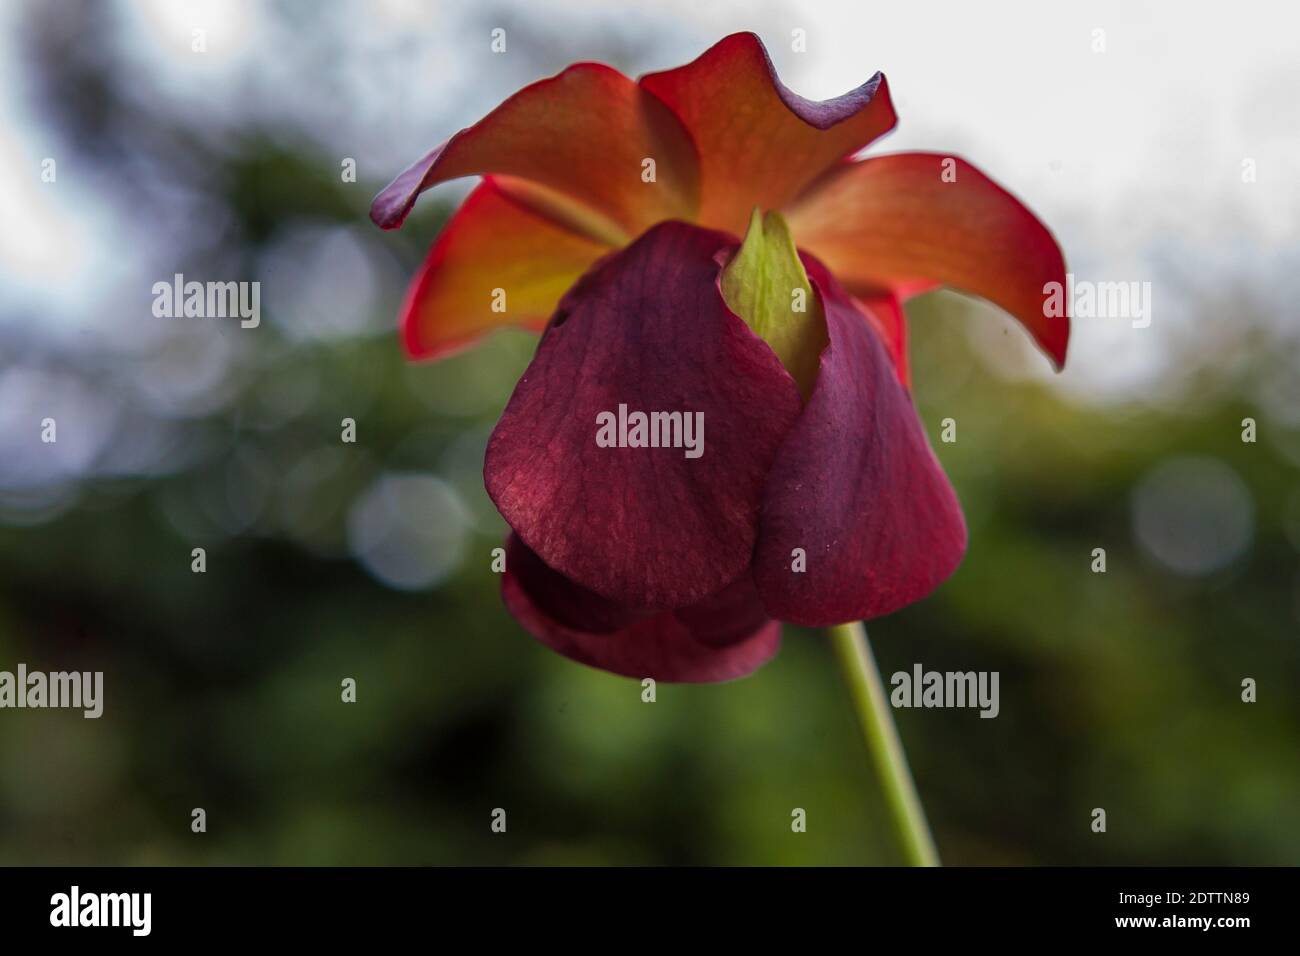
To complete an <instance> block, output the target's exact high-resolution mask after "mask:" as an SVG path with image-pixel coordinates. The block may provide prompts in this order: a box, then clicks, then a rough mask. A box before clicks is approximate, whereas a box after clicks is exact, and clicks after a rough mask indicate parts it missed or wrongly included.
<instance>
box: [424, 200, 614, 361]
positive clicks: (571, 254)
mask: <svg viewBox="0 0 1300 956" xmlns="http://www.w3.org/2000/svg"><path fill="white" fill-rule="evenodd" d="M609 251H610V248H609V247H608V246H606V245H603V244H601V243H599V242H595V241H593V240H591V239H588V238H586V237H585V236H580V235H578V234H576V233H574V232H572V231H570V230H569V229H567V228H565V227H564V226H562V225H560V224H558V223H556V222H555V221H554V220H552V219H549V218H547V217H545V216H543V215H540V214H539V213H537V212H535V211H533V210H532V209H530V208H528V207H527V206H525V205H523V204H521V203H520V202H518V201H517V200H515V199H512V198H511V197H510V196H509V195H507V194H506V193H505V192H504V191H503V190H502V189H501V187H500V184H499V183H498V182H497V181H496V180H495V179H493V178H491V177H489V178H487V179H485V180H484V181H483V182H482V183H480V184H479V185H478V186H477V187H476V188H475V189H474V191H473V192H471V193H470V194H469V197H468V198H467V199H466V200H465V202H464V203H463V204H462V205H461V207H460V208H459V209H458V210H456V213H455V215H453V216H452V217H451V220H450V221H449V222H448V223H447V225H446V226H445V227H443V230H442V232H441V233H439V235H438V238H437V240H436V241H435V242H434V244H433V249H432V250H430V252H429V256H428V258H427V259H425V260H424V265H423V266H421V268H420V271H419V272H418V273H417V274H416V276H415V279H414V281H413V282H412V283H411V287H410V290H409V291H408V292H407V296H406V302H405V303H404V304H403V306H402V339H403V341H404V342H405V344H406V351H407V353H408V354H409V355H410V356H411V357H412V358H442V357H445V356H447V355H449V354H452V353H453V352H457V351H459V350H460V349H462V348H464V347H466V346H468V345H470V344H472V343H473V342H474V341H475V340H476V339H478V338H479V337H480V336H482V335H483V334H485V333H487V332H489V331H491V330H492V329H494V328H498V327H500V326H504V325H521V326H525V327H528V328H541V327H542V326H543V325H545V324H546V321H547V319H549V318H550V316H551V313H552V312H554V311H555V305H556V303H557V302H558V301H559V299H560V297H561V296H562V295H564V293H565V292H566V291H568V288H569V286H571V285H573V283H574V281H575V280H576V279H577V278H578V277H579V276H581V275H582V274H583V273H584V272H586V271H587V269H588V267H589V266H590V265H591V264H592V263H593V262H595V261H596V259H598V258H600V257H601V256H602V255H604V254H606V253H607V252H609ZM496 290H501V293H502V295H497V291H496ZM494 304H497V305H498V306H501V305H504V311H493V305H494Z"/></svg>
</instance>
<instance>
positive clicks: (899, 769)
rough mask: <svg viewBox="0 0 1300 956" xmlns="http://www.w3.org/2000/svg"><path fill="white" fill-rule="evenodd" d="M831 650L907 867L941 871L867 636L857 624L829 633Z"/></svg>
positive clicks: (841, 626) (843, 626)
mask: <svg viewBox="0 0 1300 956" xmlns="http://www.w3.org/2000/svg"><path fill="white" fill-rule="evenodd" d="M828 632H829V634H830V638H831V645H832V646H833V647H834V648H835V656H836V657H837V658H838V659H839V662H840V669H841V670H842V671H843V672H844V679H845V680H846V681H847V682H848V685H849V696H850V697H852V698H853V709H854V710H856V711H857V714H858V723H860V724H861V725H862V736H863V737H864V738H866V741H867V749H868V750H869V751H871V760H872V762H873V763H874V764H875V767H876V773H877V775H878V776H879V777H880V784H881V787H882V788H883V789H884V791H885V802H886V803H888V804H889V812H890V815H891V816H892V817H893V820H894V827H895V829H896V830H897V831H898V841H899V843H900V844H901V846H902V850H903V855H904V856H905V857H906V858H907V863H908V865H909V866H938V865H939V854H938V853H937V852H935V849H934V839H933V838H932V837H931V836H930V828H929V826H927V824H926V822H925V810H923V809H922V808H921V800H920V798H919V797H917V795H916V784H914V783H913V782H912V772H911V771H910V770H909V769H908V767H907V754H906V753H904V752H903V742H902V741H901V740H899V739H898V730H897V729H896V728H895V727H894V718H893V715H892V714H891V713H890V710H889V701H888V700H887V699H886V698H885V687H884V684H883V683H881V680H880V671H879V670H878V669H877V668H876V659H875V657H873V656H872V654H871V645H870V644H868V643H867V631H866V628H864V627H863V626H862V624H861V622H859V621H854V622H852V623H850V624H838V625H836V626H835V627H832V628H829V629H828Z"/></svg>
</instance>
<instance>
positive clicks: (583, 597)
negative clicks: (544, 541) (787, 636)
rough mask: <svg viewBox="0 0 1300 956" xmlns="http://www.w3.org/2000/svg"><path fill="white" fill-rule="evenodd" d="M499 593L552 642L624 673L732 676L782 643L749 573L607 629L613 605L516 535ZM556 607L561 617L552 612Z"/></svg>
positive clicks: (697, 679)
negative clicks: (697, 597) (702, 598)
mask: <svg viewBox="0 0 1300 956" xmlns="http://www.w3.org/2000/svg"><path fill="white" fill-rule="evenodd" d="M501 592H502V596H503V598H504V599H505V604H506V608H507V609H508V610H509V611H510V613H511V614H512V615H513V616H514V617H515V619H516V620H517V621H519V623H520V624H521V625H523V627H524V629H525V630H527V631H528V632H529V633H530V634H532V635H533V636H534V637H536V638H537V639H538V640H539V641H541V642H542V643H543V644H545V645H546V646H547V647H549V648H551V649H552V650H554V651H558V652H559V653H561V654H563V655H564V656H565V657H569V658H572V659H573V660H576V661H580V662H581V663H583V664H587V665H589V666H591V667H597V668H600V669H601V670H606V671H611V672H612V673H615V674H623V675H625V676H627V677H636V678H646V677H652V678H654V679H655V680H657V681H683V682H693V683H704V682H709V681H723V680H733V679H734V678H737V677H744V676H745V675H746V674H750V673H752V672H753V671H754V670H756V669H757V668H758V667H759V666H761V665H762V664H764V663H766V662H767V661H768V660H770V659H771V658H772V656H773V655H774V654H776V652H777V648H778V647H779V646H780V642H781V625H780V624H778V623H777V622H776V621H773V620H770V619H769V618H768V617H767V616H766V615H765V614H764V613H763V609H762V606H761V605H760V604H759V601H758V594H757V592H756V591H755V590H754V584H753V582H752V580H751V579H750V578H749V575H748V573H746V574H744V575H742V576H741V577H740V578H739V579H737V581H735V582H733V583H732V584H730V585H728V586H727V587H726V588H724V589H723V590H722V591H721V592H719V593H718V594H715V595H713V596H711V597H710V598H709V599H708V600H707V601H706V602H704V603H703V604H702V605H700V606H698V607H694V608H685V609H682V610H679V611H676V612H673V611H661V612H658V613H654V614H648V615H647V614H642V613H638V612H636V611H631V610H624V612H623V613H625V614H626V615H627V620H628V623H627V624H626V626H624V627H622V628H621V629H619V630H615V631H612V632H609V631H608V630H607V628H608V626H609V624H610V622H611V620H612V618H611V614H612V615H614V616H617V614H618V613H619V612H618V611H617V610H616V606H615V605H613V604H611V603H610V602H608V601H606V600H605V599H604V598H602V597H600V596H599V595H597V594H593V593H592V592H590V591H586V590H585V589H583V588H581V587H579V586H578V585H576V584H573V583H572V582H569V581H565V579H564V577H563V575H561V574H559V573H557V572H556V571H554V570H552V569H551V568H548V567H546V565H545V563H544V562H542V560H541V559H540V558H538V557H537V555H535V554H533V553H532V552H531V551H530V550H529V549H528V548H527V546H525V545H524V544H523V543H522V542H521V541H519V539H518V538H517V537H515V536H512V538H511V541H510V544H509V545H508V550H507V558H506V573H505V576H504V577H503V579H502V582H501ZM557 608H559V609H560V611H561V613H563V614H564V620H563V621H562V620H560V619H559V618H557V617H556V616H555V614H554V613H553V611H554V610H556V609H557ZM583 614H590V615H591V617H590V619H589V620H586V621H584V620H583V618H582V615H583Z"/></svg>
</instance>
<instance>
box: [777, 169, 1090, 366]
mask: <svg viewBox="0 0 1300 956" xmlns="http://www.w3.org/2000/svg"><path fill="white" fill-rule="evenodd" d="M945 161H951V162H949V163H948V164H947V165H945ZM945 172H947V173H948V175H945ZM954 174H955V178H953V176H954ZM949 180H951V181H949ZM786 217H787V219H788V221H789V223H790V227H791V229H793V230H794V235H795V240H796V241H797V242H798V244H799V248H800V249H804V250H806V251H808V252H810V253H812V254H813V255H815V256H817V257H818V258H819V259H821V260H822V261H823V262H824V263H825V264H826V266H827V268H829V269H830V270H831V272H833V273H834V274H835V276H836V277H837V278H838V279H839V280H840V281H841V282H843V283H844V284H845V285H846V286H847V287H848V288H849V289H850V290H852V291H854V292H857V291H858V290H859V289H891V290H893V291H895V292H897V293H898V294H900V295H903V296H906V295H908V294H910V292H911V291H914V290H915V289H916V288H917V287H924V286H925V285H926V284H927V283H940V284H943V285H949V286H953V287H954V288H957V289H961V290H963V291H966V292H971V293H974V294H975V295H978V296H982V297H983V298H985V299H988V300H989V301H990V302H993V303H995V304H996V305H999V306H1001V307H1002V308H1004V309H1006V310H1007V311H1008V312H1010V313H1011V314H1012V315H1013V316H1015V317H1016V318H1017V319H1019V320H1020V322H1021V324H1022V325H1024V326H1025V328H1026V329H1028V330H1029V333H1030V334H1031V335H1032V336H1033V337H1034V340H1035V341H1036V342H1037V343H1038V344H1039V346H1040V347H1041V348H1042V349H1043V351H1045V352H1046V353H1047V354H1048V356H1049V357H1050V358H1051V359H1052V361H1053V362H1054V363H1055V364H1056V366H1057V367H1058V368H1059V367H1060V366H1061V365H1063V364H1064V362H1065V349H1066V345H1067V344H1068V342H1069V338H1070V320H1069V318H1068V317H1066V316H1058V317H1052V318H1049V317H1048V316H1047V315H1046V312H1045V309H1044V304H1045V301H1046V298H1047V296H1046V295H1045V293H1044V286H1045V285H1046V284H1047V283H1050V282H1059V283H1061V284H1062V286H1064V283H1065V259H1064V257H1063V256H1062V255H1061V250H1060V247H1059V246H1058V245H1057V244H1056V240H1055V239H1054V238H1053V237H1052V234H1051V233H1050V232H1048V231H1047V227H1046V226H1044V225H1043V224H1042V223H1041V222H1040V221H1039V220H1038V218H1037V217H1036V216H1035V215H1034V214H1033V213H1032V212H1030V211H1029V210H1028V209H1026V208H1025V207H1024V206H1023V205H1021V203H1020V202H1019V200H1017V199H1016V198H1015V197H1014V196H1012V195H1011V194H1010V193H1009V192H1007V191H1006V190H1005V189H1003V188H1002V187H1001V186H999V185H998V184H997V183H995V182H993V181H992V180H991V179H989V178H988V177H987V176H985V175H984V174H983V173H981V172H980V171H979V170H978V169H976V168H975V167H974V166H972V165H970V164H969V163H967V162H965V161H964V160H961V159H957V158H956V157H952V156H942V155H939V154H933V153H898V154H895V155H890V156H878V157H874V158H871V159H865V160H862V161H861V162H857V163H847V164H845V165H844V166H842V167H840V168H839V169H838V170H836V171H835V172H833V173H831V174H830V175H828V176H827V177H826V178H825V179H823V180H822V181H821V182H819V183H817V185H816V186H815V187H814V188H812V189H811V190H809V192H808V193H807V194H806V195H805V196H803V197H801V198H800V199H799V200H798V201H797V202H796V203H795V204H794V205H793V206H791V207H790V208H789V209H788V210H786Z"/></svg>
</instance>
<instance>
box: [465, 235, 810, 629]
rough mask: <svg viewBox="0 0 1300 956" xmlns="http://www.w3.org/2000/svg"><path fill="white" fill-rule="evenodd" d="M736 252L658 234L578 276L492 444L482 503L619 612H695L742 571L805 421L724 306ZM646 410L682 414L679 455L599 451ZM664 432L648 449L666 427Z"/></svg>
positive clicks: (790, 391) (792, 391)
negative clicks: (727, 267)
mask: <svg viewBox="0 0 1300 956" xmlns="http://www.w3.org/2000/svg"><path fill="white" fill-rule="evenodd" d="M729 242H730V240H729V239H728V237H726V236H723V235H721V234H719V233H715V232H711V231H709V230H704V229H699V228H696V227H694V226H688V225H686V224H684V223H664V224H662V225H659V226H656V227H655V228H653V229H651V230H650V231H649V232H648V233H646V234H645V235H644V236H643V237H641V238H640V239H639V240H637V241H636V242H635V243H633V244H632V245H631V246H629V247H628V248H627V249H625V250H623V251H622V252H619V253H617V254H615V255H613V256H610V257H609V258H608V259H607V260H605V261H604V262H603V263H601V264H599V265H598V266H597V267H596V268H595V269H594V270H593V271H592V272H591V273H589V274H588V275H587V276H585V277H584V278H583V279H581V280H579V282H578V284H577V285H576V286H575V287H574V288H573V289H572V290H571V291H570V293H569V294H568V295H567V296H566V297H565V299H564V301H563V302H562V303H561V305H560V308H559V310H558V311H557V313H556V315H555V317H554V318H553V319H552V321H551V324H550V325H549V326H548V328H547V330H546V333H545V334H544V335H543V337H542V341H541V344H540V346H539V347H538V350H537V355H536V356H535V357H534V359H533V362H532V364H531V365H530V366H529V367H528V370H527V371H526V372H525V373H524V376H523V378H521V379H520V381H519V384H518V385H517V386H516V388H515V392H514V394H513V395H512V396H511V398H510V402H509V404H508V405H507V406H506V410H505V412H504V414H503V415H502V417H501V420H500V422H498V423H497V427H496V430H495V431H494V432H493V434H492V438H491V440H490V441H489V443H488V449H487V460H486V463H485V466H484V477H485V480H486V484H487V490H488V494H489V495H490V496H491V497H492V500H493V501H494V502H496V505H497V508H498V510H500V512H501V514H502V515H503V516H504V517H505V519H506V521H507V522H509V524H510V526H511V527H512V528H514V530H515V531H516V532H517V533H518V534H519V536H520V537H521V538H523V540H524V541H525V542H526V543H527V544H528V546H529V547H531V548H532V549H533V550H534V551H536V552H537V553H538V555H540V556H541V558H542V559H543V560H544V561H545V562H546V564H548V565H550V566H551V567H552V568H554V569H555V570H557V571H559V572H560V573H561V574H563V575H564V576H566V577H568V578H570V579H572V580H573V581H575V582H576V583H578V584H581V585H582V586H584V587H586V588H588V589H590V590H593V591H595V592H596V593H598V594H600V595H601V596H603V597H605V598H608V599H610V600H612V601H615V602H618V603H620V604H630V605H634V606H637V607H645V608H654V609H667V608H675V607H682V606H685V605H688V604H693V603H696V602H698V601H701V600H703V599H704V598H706V597H708V596H709V595H710V594H713V593H714V592H716V591H718V590H719V589H721V588H722V587H723V586H724V585H725V584H727V583H729V582H730V581H732V580H734V579H735V578H736V577H737V576H738V575H740V573H741V572H742V571H744V570H745V568H746V567H748V565H749V561H750V556H751V554H752V551H753V544H754V536H755V527H756V521H757V517H758V508H759V503H760V499H761V497H762V492H763V484H764V482H765V480H766V477H767V470H768V467H769V466H770V464H771V462H772V459H773V456H774V455H775V454H776V449H777V446H778V445H779V444H780V442H781V439H782V437H783V436H784V435H785V432H786V431H787V429H789V427H790V426H791V425H792V424H793V422H794V420H795V419H796V418H797V417H798V414H799V408H800V399H799V393H798V391H797V389H796V387H795V384H794V380H793V379H791V378H790V375H789V373H787V372H786V370H785V369H784V368H783V367H782V366H781V363H780V361H779V360H778V359H777V358H776V356H775V355H774V354H773V353H772V350H771V349H770V348H768V346H767V345H766V344H765V343H764V342H762V341H761V340H760V339H758V338H757V337H756V336H755V335H754V334H753V332H751V331H750V329H749V328H748V327H747V326H746V325H745V323H744V322H742V321H741V320H740V319H739V318H737V317H736V316H735V315H734V314H733V313H732V312H731V311H730V310H729V309H728V308H727V307H726V305H725V303H724V302H723V300H722V295H721V292H720V291H719V290H718V286H717V277H718V272H719V266H718V264H717V263H716V262H715V261H714V255H715V253H717V252H718V250H719V249H721V248H723V247H724V246H725V245H727V244H728V243H729ZM638 413H639V414H643V415H647V416H649V415H651V414H653V413H668V414H670V415H671V414H672V413H678V415H677V419H676V422H675V423H673V426H675V427H671V434H668V435H665V436H663V437H664V438H665V439H666V443H667V444H674V439H675V444H676V447H662V445H663V444H665V442H664V441H660V442H659V444H660V446H661V447H626V446H625V447H602V446H601V445H599V444H598V443H597V438H598V435H599V434H603V435H604V439H608V438H609V437H611V433H610V432H609V431H608V430H606V431H604V432H602V428H606V429H607V428H608V424H609V422H608V418H607V417H606V416H609V417H612V418H614V419H622V420H625V421H627V423H628V424H629V426H630V427H629V428H628V429H627V430H626V432H627V434H626V438H627V439H628V441H627V442H626V443H623V442H621V440H620V437H619V436H617V435H615V436H612V437H615V439H616V441H618V442H619V443H620V444H625V445H627V446H630V445H631V443H632V440H633V439H634V437H635V436H634V429H635V421H634V420H633V418H632V416H633V415H634V414H638ZM655 424H656V423H655V422H654V420H651V423H650V429H646V430H644V431H645V432H646V433H645V434H644V435H643V436H642V437H643V438H646V439H649V436H650V434H652V433H653V434H658V433H659V431H660V430H661V429H664V428H667V427H669V426H666V425H665V424H664V422H663V421H660V422H658V423H657V424H658V425H659V426H660V427H659V428H655V427H654V426H655ZM687 429H689V431H688V430H687ZM616 431H618V432H622V431H624V429H622V427H621V424H620V425H619V427H617V428H616ZM604 439H602V441H603V440H604ZM606 444H607V442H606ZM688 446H693V447H688ZM696 452H698V455H697V454H696ZM688 456H689V457H688Z"/></svg>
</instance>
